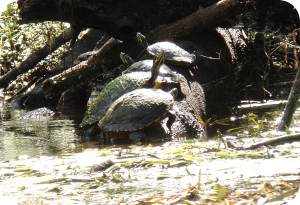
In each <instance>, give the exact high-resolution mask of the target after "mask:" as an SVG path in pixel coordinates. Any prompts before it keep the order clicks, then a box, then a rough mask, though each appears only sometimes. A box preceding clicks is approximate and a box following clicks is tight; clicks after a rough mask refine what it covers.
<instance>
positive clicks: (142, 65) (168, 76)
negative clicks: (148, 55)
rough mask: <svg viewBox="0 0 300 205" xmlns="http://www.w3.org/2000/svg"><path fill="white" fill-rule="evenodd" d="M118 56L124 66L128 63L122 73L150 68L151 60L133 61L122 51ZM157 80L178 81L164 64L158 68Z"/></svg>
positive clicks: (148, 69) (165, 81)
mask: <svg viewBox="0 0 300 205" xmlns="http://www.w3.org/2000/svg"><path fill="white" fill-rule="evenodd" d="M120 58H121V60H122V61H123V64H124V65H125V66H127V65H129V67H128V68H127V69H126V70H125V71H123V73H122V74H126V73H132V72H150V71H151V69H152V65H153V60H141V61H138V62H135V63H134V61H133V60H132V58H131V57H130V56H128V55H127V54H125V53H123V52H121V53H120ZM157 81H159V82H161V83H175V84H178V83H179V81H178V79H177V75H176V74H175V73H174V72H173V71H172V70H171V69H170V68H169V67H168V66H167V65H165V64H163V65H161V66H160V68H159V74H158V77H157Z"/></svg>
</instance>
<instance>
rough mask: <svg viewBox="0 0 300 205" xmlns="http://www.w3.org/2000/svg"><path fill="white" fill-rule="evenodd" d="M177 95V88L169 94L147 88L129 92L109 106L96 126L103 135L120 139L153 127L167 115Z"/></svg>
mask: <svg viewBox="0 0 300 205" xmlns="http://www.w3.org/2000/svg"><path fill="white" fill-rule="evenodd" d="M177 93H178V91H177V88H174V89H172V90H171V91H170V92H165V91H163V90H160V89H149V88H148V89H147V88H143V89H138V90H134V91H131V92H129V93H127V94H125V95H123V96H122V97H120V98H119V99H118V100H116V101H115V102H114V103H113V104H112V105H111V106H110V108H109V109H108V111H107V113H106V115H105V116H104V117H103V118H102V119H101V120H100V121H99V123H98V126H99V127H100V129H101V130H102V131H103V132H104V133H105V134H110V135H111V136H112V137H113V138H121V137H125V136H126V133H129V132H131V131H139V130H142V129H144V128H145V127H148V126H150V125H154V124H156V123H158V122H160V120H161V119H163V118H164V117H165V116H166V115H167V114H168V111H169V110H170V109H171V108H172V106H173V103H174V99H175V98H176V96H177ZM124 133H125V135H124Z"/></svg>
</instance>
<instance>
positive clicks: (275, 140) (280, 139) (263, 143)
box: [230, 133, 300, 149]
mask: <svg viewBox="0 0 300 205" xmlns="http://www.w3.org/2000/svg"><path fill="white" fill-rule="evenodd" d="M299 139H300V133H296V134H290V135H282V136H280V137H275V138H271V139H266V140H263V141H260V142H256V143H253V144H250V145H244V146H236V145H234V144H232V143H230V147H232V148H234V149H256V148H259V147H260V146H268V145H272V144H275V143H279V142H283V141H287V140H289V141H296V140H299Z"/></svg>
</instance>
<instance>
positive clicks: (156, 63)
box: [151, 51, 166, 80]
mask: <svg viewBox="0 0 300 205" xmlns="http://www.w3.org/2000/svg"><path fill="white" fill-rule="evenodd" d="M165 60H166V53H165V52H164V51H162V52H161V53H158V54H156V55H155V56H154V57H153V66H152V70H151V76H152V78H153V79H154V80H156V78H157V76H158V74H159V68H160V66H161V65H162V64H164V63H165Z"/></svg>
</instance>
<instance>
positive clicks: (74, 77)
mask: <svg viewBox="0 0 300 205" xmlns="http://www.w3.org/2000/svg"><path fill="white" fill-rule="evenodd" d="M120 43H121V41H120V40H117V39H115V38H111V39H109V40H108V41H107V42H106V43H105V44H104V45H103V46H102V47H101V48H100V49H99V50H98V51H97V52H95V53H94V55H92V56H90V57H89V58H88V59H87V60H86V61H82V62H81V63H79V64H78V65H76V66H74V67H72V68H69V69H67V70H66V71H64V72H63V73H61V74H59V75H56V76H54V77H52V78H49V79H47V80H46V81H45V82H44V83H43V86H42V89H43V90H44V92H45V96H46V98H47V99H51V98H53V97H54V96H55V95H60V94H61V93H62V92H64V91H65V90H67V89H68V88H69V87H70V85H72V84H73V85H76V84H79V83H80V82H82V81H84V80H86V79H87V78H88V79H90V78H91V77H95V76H97V75H99V74H100V73H104V72H105V70H103V67H102V66H101V64H99V62H101V57H102V55H104V54H105V53H106V52H107V51H108V50H110V49H111V48H112V47H113V46H115V45H117V44H120ZM55 97H56V96H55Z"/></svg>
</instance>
